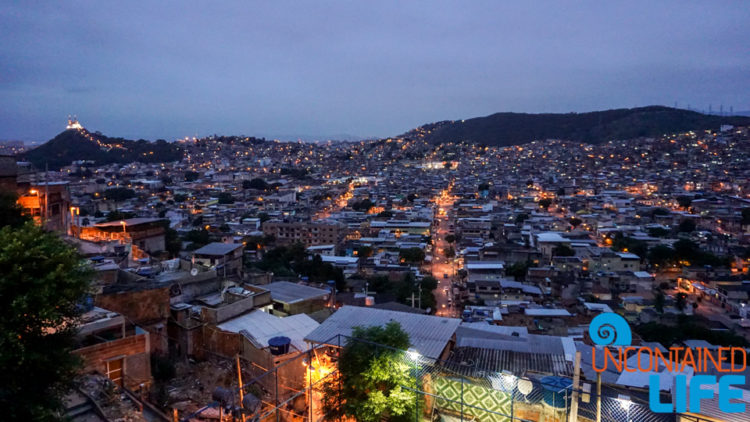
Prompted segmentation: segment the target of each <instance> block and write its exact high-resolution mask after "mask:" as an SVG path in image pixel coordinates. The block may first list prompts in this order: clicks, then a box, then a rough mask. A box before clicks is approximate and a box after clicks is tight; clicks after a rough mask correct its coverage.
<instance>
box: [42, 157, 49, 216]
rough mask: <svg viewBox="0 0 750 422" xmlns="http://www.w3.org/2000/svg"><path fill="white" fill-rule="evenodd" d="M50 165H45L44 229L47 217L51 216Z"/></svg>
mask: <svg viewBox="0 0 750 422" xmlns="http://www.w3.org/2000/svg"><path fill="white" fill-rule="evenodd" d="M48 204H49V164H47V163H44V218H43V219H42V227H45V226H46V225H47V216H49V206H48Z"/></svg>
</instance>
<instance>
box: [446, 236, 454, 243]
mask: <svg viewBox="0 0 750 422" xmlns="http://www.w3.org/2000/svg"><path fill="white" fill-rule="evenodd" d="M445 241H446V242H448V243H451V244H452V243H453V242H455V241H456V235H455V234H448V235H445Z"/></svg>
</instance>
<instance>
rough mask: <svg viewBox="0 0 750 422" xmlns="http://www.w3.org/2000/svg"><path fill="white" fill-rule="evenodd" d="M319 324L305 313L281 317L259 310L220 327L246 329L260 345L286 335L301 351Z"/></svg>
mask: <svg viewBox="0 0 750 422" xmlns="http://www.w3.org/2000/svg"><path fill="white" fill-rule="evenodd" d="M318 326H320V324H318V323H317V322H316V321H315V320H314V319H312V318H310V317H309V316H307V315H305V314H297V315H292V316H288V317H286V318H280V317H277V316H275V315H271V314H267V313H265V312H263V311H258V310H255V311H252V312H250V313H247V314H245V315H242V316H238V317H237V318H232V319H230V320H227V321H224V322H223V323H221V324H219V325H218V327H219V328H220V329H222V330H224V331H231V332H233V333H239V332H240V331H242V330H244V331H246V332H247V333H248V334H249V335H250V336H252V338H253V340H255V342H256V343H258V345H259V346H260V347H268V340H269V339H271V338H273V337H277V336H286V337H289V338H290V339H291V340H292V345H294V347H296V348H297V350H299V351H304V350H307V345H306V344H305V341H304V338H305V336H306V335H308V334H310V332H312V331H313V330H314V329H316V328H318Z"/></svg>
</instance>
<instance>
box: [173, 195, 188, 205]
mask: <svg viewBox="0 0 750 422" xmlns="http://www.w3.org/2000/svg"><path fill="white" fill-rule="evenodd" d="M187 198H188V196H187V195H185V194H184V193H176V194H175V195H174V201H175V202H178V203H179V202H185V201H186V200H187Z"/></svg>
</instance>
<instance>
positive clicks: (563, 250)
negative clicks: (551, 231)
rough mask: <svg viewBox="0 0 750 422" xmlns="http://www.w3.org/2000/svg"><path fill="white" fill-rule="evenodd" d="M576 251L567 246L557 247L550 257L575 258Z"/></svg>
mask: <svg viewBox="0 0 750 422" xmlns="http://www.w3.org/2000/svg"><path fill="white" fill-rule="evenodd" d="M575 254H576V251H575V250H573V248H571V247H570V246H568V245H557V246H555V247H554V248H553V249H552V256H575Z"/></svg>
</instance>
